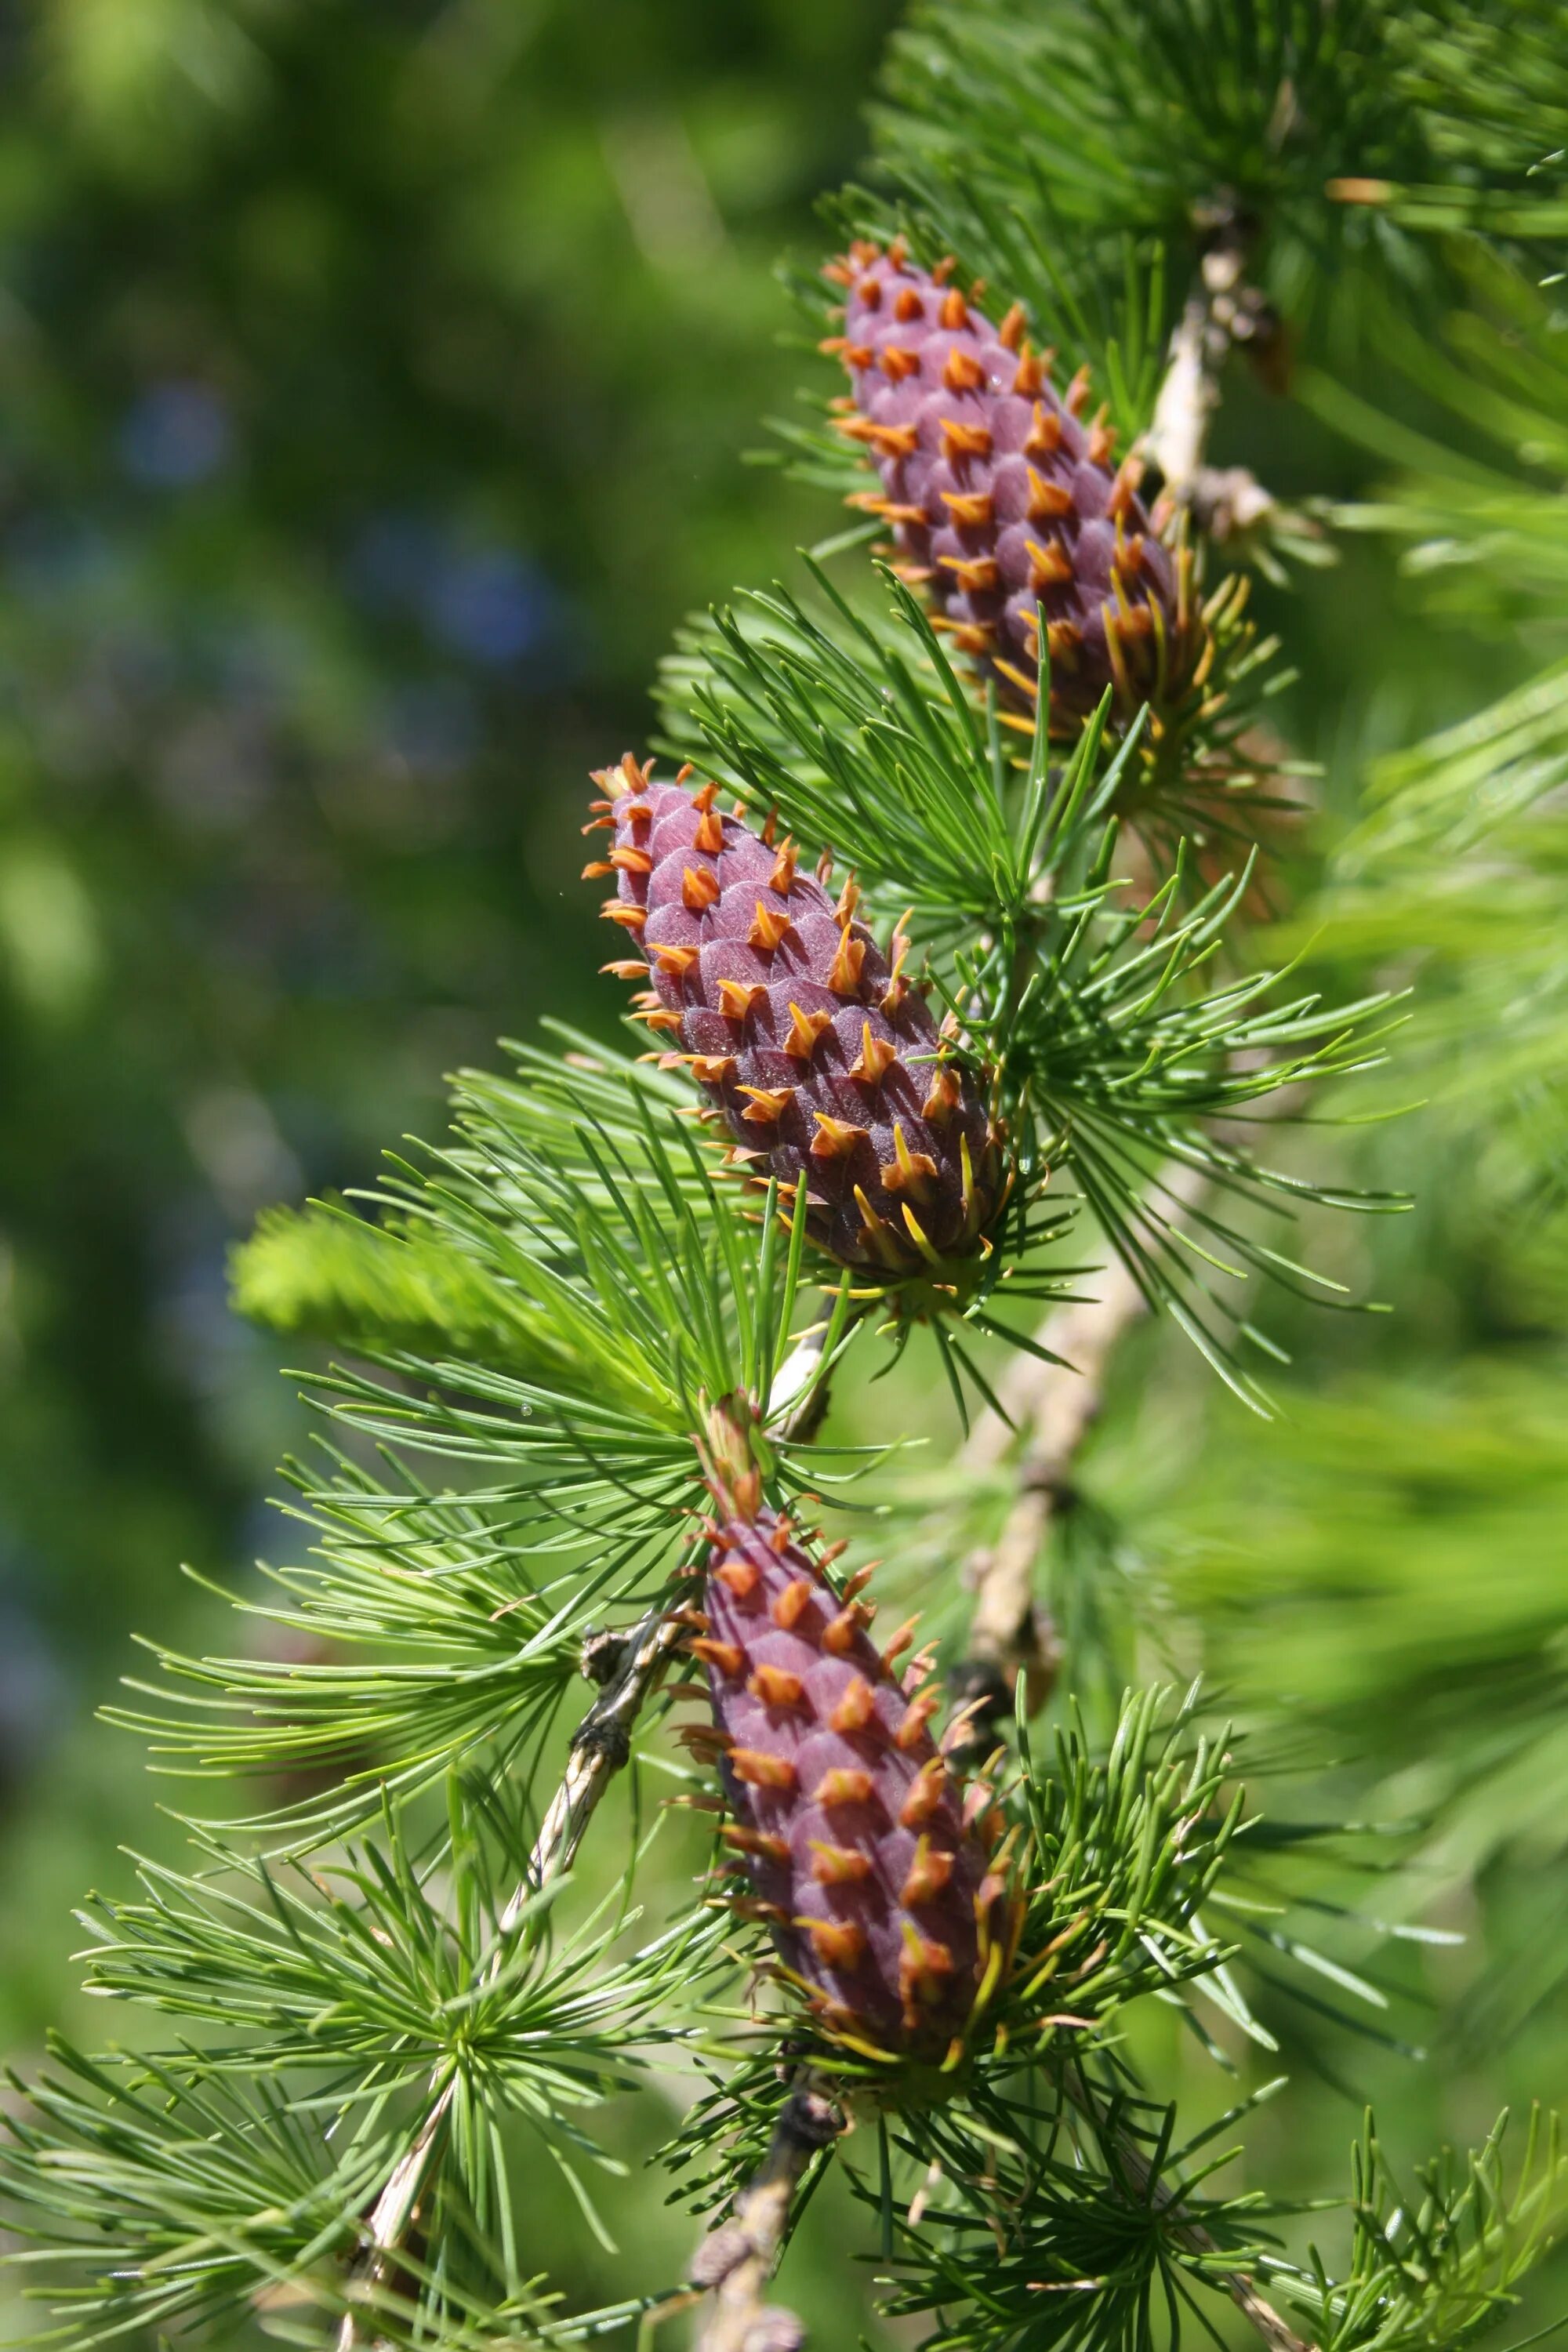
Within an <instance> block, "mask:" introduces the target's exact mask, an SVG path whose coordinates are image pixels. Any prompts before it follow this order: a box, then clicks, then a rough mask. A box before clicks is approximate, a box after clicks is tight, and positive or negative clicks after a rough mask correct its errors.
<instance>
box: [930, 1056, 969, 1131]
mask: <svg viewBox="0 0 1568 2352" xmlns="http://www.w3.org/2000/svg"><path fill="white" fill-rule="evenodd" d="M962 1101H963V1087H961V1086H960V1085H959V1083H958V1077H957V1075H956V1073H955V1072H954V1071H953V1070H952V1069H950V1068H949V1066H948V1065H947V1064H946V1063H945V1062H939V1063H938V1064H937V1066H936V1067H935V1069H934V1070H933V1071H932V1072H931V1086H930V1088H929V1089H928V1091H927V1094H926V1098H925V1100H924V1102H922V1103H921V1118H923V1119H925V1120H926V1121H927V1122H928V1123H929V1124H930V1125H931V1126H932V1127H945V1126H946V1125H947V1123H948V1120H949V1119H950V1118H952V1114H953V1112H954V1111H955V1110H956V1109H957V1108H958V1106H959V1104H960V1103H961V1102H962Z"/></svg>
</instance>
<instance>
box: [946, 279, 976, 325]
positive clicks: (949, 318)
mask: <svg viewBox="0 0 1568 2352" xmlns="http://www.w3.org/2000/svg"><path fill="white" fill-rule="evenodd" d="M940 316H941V319H942V325H943V326H944V327H952V328H958V327H967V326H968V324H969V307H968V305H967V303H966V302H965V301H964V299H963V295H962V294H961V293H960V292H959V290H958V289H957V287H956V286H950V287H949V288H948V289H947V292H946V294H945V295H944V296H943V297H942V310H941V313H940Z"/></svg>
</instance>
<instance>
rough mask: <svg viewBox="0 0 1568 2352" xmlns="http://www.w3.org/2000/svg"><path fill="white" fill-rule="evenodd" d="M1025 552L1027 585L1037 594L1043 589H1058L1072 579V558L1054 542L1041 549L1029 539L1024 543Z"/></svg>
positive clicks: (1038, 543)
mask: <svg viewBox="0 0 1568 2352" xmlns="http://www.w3.org/2000/svg"><path fill="white" fill-rule="evenodd" d="M1026 551H1027V554H1028V558H1029V585H1030V587H1031V588H1033V589H1034V590H1035V592H1036V593H1037V594H1038V593H1039V592H1040V591H1041V590H1042V589H1044V588H1059V587H1060V586H1061V585H1062V583H1063V582H1064V581H1068V580H1070V579H1071V578H1072V576H1073V572H1072V558H1071V556H1069V555H1068V552H1067V550H1066V549H1065V548H1062V547H1058V545H1057V543H1056V541H1055V540H1051V541H1048V542H1047V544H1046V545H1045V546H1044V547H1042V546H1041V544H1040V542H1039V541H1038V540H1037V539H1031V540H1030V541H1027V543H1026Z"/></svg>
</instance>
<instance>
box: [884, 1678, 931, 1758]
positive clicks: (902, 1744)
mask: <svg viewBox="0 0 1568 2352" xmlns="http://www.w3.org/2000/svg"><path fill="white" fill-rule="evenodd" d="M941 1705H942V1701H941V1699H939V1698H938V1697H937V1696H936V1694H935V1693H934V1692H927V1693H926V1694H925V1695H924V1696H922V1697H920V1698H912V1699H911V1700H910V1704H909V1709H908V1712H907V1713H906V1715H905V1717H904V1719H903V1721H902V1723H900V1726H899V1727H898V1729H897V1731H896V1732H895V1733H894V1734H893V1744H894V1746H895V1747H896V1748H903V1750H904V1751H905V1753H906V1754H907V1753H908V1752H909V1750H910V1748H918V1747H919V1746H920V1744H921V1740H922V1739H923V1738H925V1731H926V1726H927V1724H928V1723H929V1722H930V1721H931V1717H932V1716H933V1715H935V1714H936V1712H937V1710H938V1708H939V1707H940V1706H941Z"/></svg>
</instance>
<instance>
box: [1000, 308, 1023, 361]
mask: <svg viewBox="0 0 1568 2352" xmlns="http://www.w3.org/2000/svg"><path fill="white" fill-rule="evenodd" d="M1028 323H1029V322H1028V320H1027V319H1026V317H1025V315H1024V306H1023V304H1022V303H1021V302H1015V303H1014V305H1013V307H1012V309H1011V310H1009V311H1008V312H1007V315H1006V317H1005V319H1004V320H1003V321H1002V324H1001V325H1000V326H999V327H998V328H997V330H996V340H997V341H998V342H999V343H1005V345H1006V347H1007V349H1008V350H1009V351H1010V352H1016V350H1017V348H1018V346H1019V344H1020V343H1021V342H1022V341H1023V340H1024V330H1025V328H1026V326H1027V325H1028Z"/></svg>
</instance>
